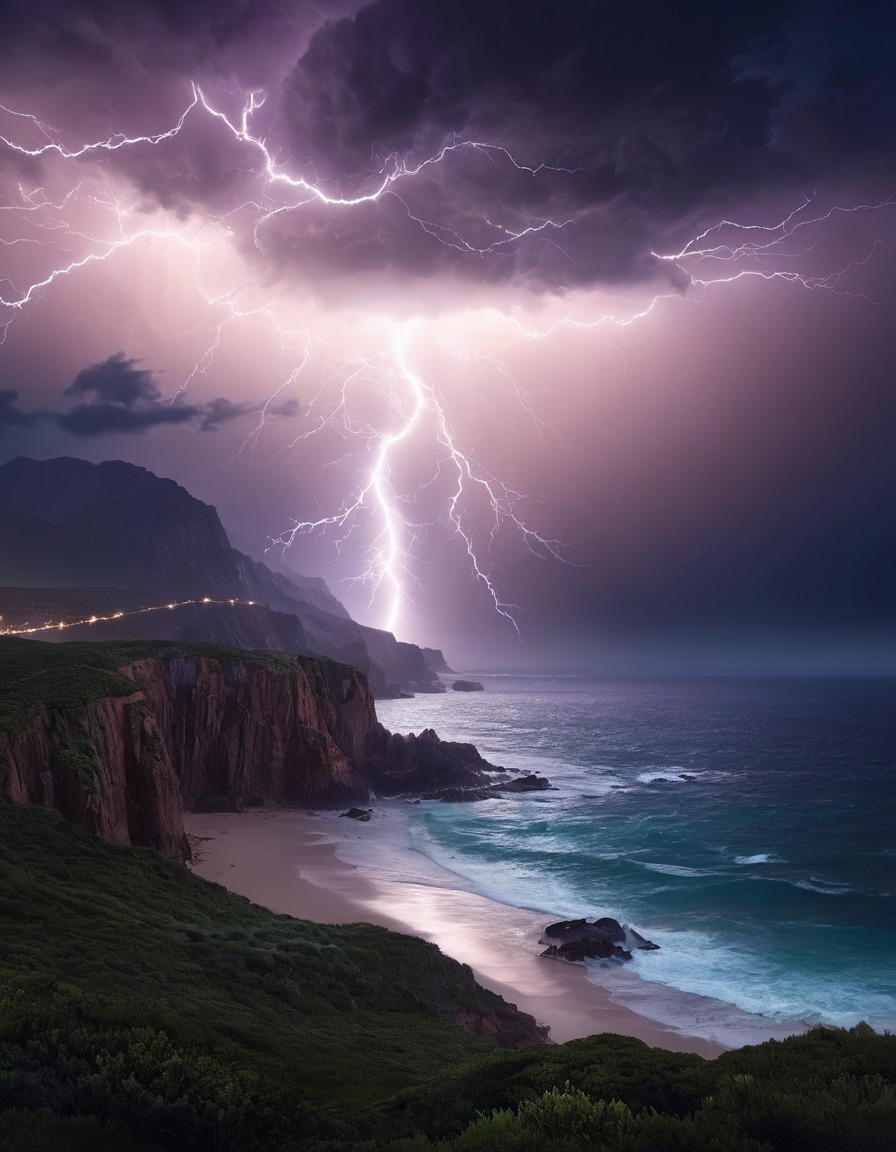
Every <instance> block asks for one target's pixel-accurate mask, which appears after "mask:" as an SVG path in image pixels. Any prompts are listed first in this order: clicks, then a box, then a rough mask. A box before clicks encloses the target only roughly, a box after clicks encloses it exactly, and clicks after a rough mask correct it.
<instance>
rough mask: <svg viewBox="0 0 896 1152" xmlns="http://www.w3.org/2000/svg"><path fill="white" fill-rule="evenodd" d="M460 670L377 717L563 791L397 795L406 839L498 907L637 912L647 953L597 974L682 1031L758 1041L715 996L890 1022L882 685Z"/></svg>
mask: <svg viewBox="0 0 896 1152" xmlns="http://www.w3.org/2000/svg"><path fill="white" fill-rule="evenodd" d="M470 675H475V678H476V679H478V680H480V681H481V682H482V683H483V684H484V685H485V688H486V690H485V691H484V692H477V693H469V694H462V693H457V692H451V691H449V692H448V693H447V694H446V695H445V696H418V697H416V698H415V699H412V700H394V701H383V702H381V703H379V704H378V705H377V709H378V713H379V715H380V718H381V720H382V721H383V723H384V724H385V725H386V727H387V728H389V729H391V730H393V731H399V732H407V731H417V732H418V731H420V729H421V728H424V727H433V728H435V729H436V731H437V732H438V734H439V735H440V736H441V737H442V738H443V739H451V740H461V741H471V742H473V743H475V744H476V745H477V746H478V748H479V750H480V751H481V752H482V754H483V755H484V756H485V757H486V758H487V759H488V760H490V761H492V762H493V763H496V764H502V765H504V766H505V767H508V768H515V769H521V770H527V771H533V772H537V773H539V774H542V775H546V776H548V777H549V779H550V780H551V782H552V784H553V785H554V786H555V790H554V791H550V792H542V793H535V794H531V795H527V796H522V797H512V798H509V799H507V800H495V801H483V802H480V803H471V804H442V803H437V802H424V803H421V804H420V805H419V806H413V807H408V808H407V814H408V815H407V817H406V818H407V820H408V836H409V841H410V845H411V846H412V847H414V848H416V849H417V850H419V851H421V852H423V853H424V854H425V855H426V856H428V857H430V858H431V859H432V860H434V861H436V862H437V863H438V864H440V865H442V866H443V867H445V868H447V869H449V870H450V871H452V872H454V873H456V874H458V875H459V876H461V877H463V878H464V882H465V884H466V885H467V886H470V887H473V888H475V889H476V890H478V891H480V892H481V893H483V894H484V895H487V896H490V897H492V898H493V899H496V900H499V901H501V902H503V903H505V904H511V905H514V906H517V907H520V908H527V909H534V910H537V911H538V912H540V913H544V914H545V916H546V918H550V917H553V918H556V919H561V918H572V917H579V916H587V917H589V918H591V917H596V916H604V915H610V916H615V917H617V918H618V919H619V920H621V921H622V922H623V923H631V924H632V925H633V926H634V927H636V928H638V929H639V930H640V931H641V932H642V933H644V934H645V935H647V936H649V937H650V938H651V939H653V940H654V941H656V942H657V943H658V944H660V946H661V948H660V950H659V951H657V952H642V953H636V954H635V959H634V961H633V962H632V964H631V965H626V966H624V967H620V966H614V967H612V968H604V969H603V970H601V971H600V972H599V974H598V973H597V972H594V973H593V974H594V975H595V976H596V977H597V979H598V980H599V982H600V983H602V984H604V985H606V986H608V987H610V988H611V990H612V992H613V995H614V998H615V999H617V1000H619V1001H620V1002H622V1003H627V1004H629V1005H630V1006H631V1007H633V1008H635V1009H636V1010H638V1011H641V1012H642V1013H644V1014H645V1015H650V1016H652V1017H654V1018H655V1019H659V1020H662V1021H664V1022H665V1023H667V1024H669V1025H671V1026H674V1027H678V1028H680V1029H681V1030H682V1031H685V1032H691V1033H693V1034H711V1035H713V1036H714V1037H715V1038H717V1039H719V1040H721V1042H722V1043H729V1044H732V1045H734V1044H738V1043H747V1042H751V1041H752V1040H758V1039H761V1038H762V1037H761V1036H760V1035H759V1034H758V1032H757V1033H756V1034H755V1035H751V1032H750V1027H749V1024H748V1023H745V1020H744V1018H743V1017H741V1016H740V1014H739V1013H736V1012H732V1011H731V1009H730V1008H724V1007H722V1005H728V1006H736V1007H737V1008H739V1009H742V1010H744V1011H746V1012H750V1013H760V1014H762V1015H763V1016H765V1017H770V1018H772V1019H773V1020H775V1021H781V1022H784V1021H799V1020H804V1021H807V1022H810V1023H814V1022H823V1023H828V1024H837V1025H842V1026H851V1025H853V1024H855V1023H857V1022H858V1021H859V1020H866V1021H868V1023H870V1024H871V1025H872V1026H873V1027H875V1028H877V1029H878V1030H884V1029H888V1030H896V836H894V829H896V789H894V787H893V785H894V775H896V774H894V761H896V681H894V680H892V679H776V680H773V679H749V680H746V679H742V680H738V679H715V680H701V679H663V680H634V679H632V680H626V679H621V680H620V679H615V680H606V679H591V678H583V677H580V676H569V677H558V676H550V677H547V676H544V677H542V676H536V675H530V676H520V675H503V674H482V673H476V674H470ZM546 922H547V920H546ZM590 963H591V964H596V963H597V962H590ZM645 981H647V982H649V983H645ZM689 994H696V996H701V997H708V998H711V1000H709V1001H700V1000H697V999H696V998H695V996H694V995H689ZM713 1001H715V1002H716V1003H713ZM719 1002H720V1003H719ZM695 1017H699V1018H695ZM767 1034H768V1033H766V1035H767Z"/></svg>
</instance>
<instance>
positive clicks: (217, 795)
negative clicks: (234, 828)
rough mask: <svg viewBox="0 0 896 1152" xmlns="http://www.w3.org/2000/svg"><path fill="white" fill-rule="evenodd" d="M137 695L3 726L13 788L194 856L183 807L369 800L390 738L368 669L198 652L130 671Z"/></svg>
mask: <svg viewBox="0 0 896 1152" xmlns="http://www.w3.org/2000/svg"><path fill="white" fill-rule="evenodd" d="M120 671H121V673H122V674H123V675H124V676H125V677H126V678H127V679H128V680H130V681H131V682H132V683H133V685H134V692H133V694H132V695H129V696H117V697H105V696H104V697H101V698H99V699H97V700H94V701H92V702H90V703H88V704H86V705H85V706H83V707H79V708H72V709H64V708H62V709H60V708H46V709H43V710H37V711H33V712H32V715H31V717H30V720H29V723H28V725H27V727H26V728H25V729H24V731H17V732H15V731H9V730H0V771H2V775H3V777H4V778H5V788H4V790H5V791H6V792H7V794H8V795H9V796H10V797H11V798H12V799H13V800H16V801H26V802H30V803H34V804H42V805H45V806H47V807H53V808H57V809H59V810H60V811H61V812H62V813H63V814H64V815H65V816H67V817H68V818H69V819H71V820H73V821H75V822H76V823H79V824H83V825H84V826H85V827H87V828H88V829H90V830H91V831H93V832H95V833H96V834H97V835H99V836H102V837H103V838H104V839H106V840H109V841H111V842H112V843H113V844H127V843H131V844H139V845H144V846H146V847H150V848H155V849H157V850H158V851H160V852H163V853H165V854H166V855H168V856H175V857H179V858H185V857H186V855H187V854H188V849H187V846H186V840H185V838H184V832H183V809H184V807H187V808H193V807H195V806H200V807H202V806H206V807H208V806H220V805H224V806H232V807H236V806H239V805H241V804H257V803H264V802H266V803H273V802H278V801H287V802H289V801H292V802H296V803H322V802H327V801H341V800H344V799H353V798H366V797H367V796H368V786H367V783H366V782H365V780H364V778H363V776H362V775H361V772H362V769H363V767H364V765H365V763H366V760H367V758H368V750H369V748H370V747H372V746H373V745H375V744H377V743H381V742H382V738H383V737H382V729H381V728H380V726H379V724H378V723H377V719H376V713H375V710H374V705H373V698H372V697H371V695H370V692H369V690H368V689H367V685H366V683H365V681H364V679H363V677H362V676H361V675H360V673H358V671H357V670H356V669H353V668H347V667H344V666H340V665H335V664H330V665H327V666H326V667H325V666H324V664H323V663H322V662H320V661H318V660H315V659H313V658H311V657H301V656H299V657H293V658H291V659H289V658H285V657H279V658H276V659H272V660H271V661H265V660H261V659H258V658H254V659H252V658H246V659H239V658H232V659H216V658H213V657H211V656H207V655H195V654H191V653H189V652H188V651H185V653H184V654H175V655H173V656H170V657H164V658H160V657H148V658H144V659H137V660H134V661H133V662H131V663H129V664H126V665H124V666H123V667H122V668H121V669H120Z"/></svg>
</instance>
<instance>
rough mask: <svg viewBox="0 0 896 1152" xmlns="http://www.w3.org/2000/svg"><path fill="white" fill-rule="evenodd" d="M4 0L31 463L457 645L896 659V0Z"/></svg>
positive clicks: (11, 347)
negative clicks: (199, 512)
mask: <svg viewBox="0 0 896 1152" xmlns="http://www.w3.org/2000/svg"><path fill="white" fill-rule="evenodd" d="M0 12H2V28H3V37H2V41H0V105H3V110H0V136H2V140H0V261H2V265H0V323H2V324H3V325H4V329H3V330H4V332H5V340H4V342H3V344H2V346H0V462H2V461H4V460H7V459H10V458H12V457H15V456H18V455H28V456H35V457H38V458H45V457H51V456H58V455H70V456H80V457H84V458H86V459H88V460H93V461H100V460H105V459H124V460H129V461H132V462H134V463H136V464H139V465H142V466H145V467H147V468H150V469H151V470H152V471H154V472H156V473H158V474H160V475H164V476H170V477H172V478H174V479H175V480H177V481H178V482H179V483H181V484H183V485H184V486H185V487H186V488H187V489H188V490H189V491H191V492H192V493H193V494H194V495H196V496H198V497H199V498H200V499H203V500H206V501H208V502H210V503H213V504H215V505H216V506H217V507H218V509H219V511H220V514H221V518H222V520H223V522H224V524H225V526H226V527H228V528H229V529H232V530H234V531H235V532H237V533H239V534H241V535H243V536H245V537H248V538H250V539H252V540H254V541H257V542H258V543H260V544H264V543H265V542H266V541H268V540H269V539H271V538H276V537H282V538H286V537H287V536H288V535H289V534H290V530H291V529H292V528H293V527H294V526H295V525H296V524H297V523H298V524H299V525H302V524H306V523H309V522H314V521H319V520H325V521H327V523H325V524H321V525H320V526H319V527H318V528H316V529H306V528H300V530H299V531H297V532H296V533H295V534H294V536H292V544H291V547H290V549H289V551H288V552H287V553H286V557H285V558H286V560H287V562H288V563H290V564H292V565H293V566H294V567H295V568H297V569H298V570H300V571H302V572H306V573H309V574H320V575H323V576H324V577H325V578H326V579H327V580H328V582H329V583H330V584H331V587H332V588H333V590H334V591H335V593H336V594H337V595H338V596H339V597H340V598H341V599H342V600H343V601H344V602H345V603H346V605H347V606H348V607H349V609H350V610H351V611H352V612H353V614H354V615H356V617H357V618H359V619H361V620H362V621H364V622H365V623H370V624H374V625H377V626H391V627H392V628H393V630H394V631H395V632H396V634H397V635H398V636H399V638H400V639H407V640H413V641H416V642H417V643H421V644H431V645H435V646H438V647H442V648H443V649H445V651H446V654H447V655H448V657H449V659H450V660H453V661H454V663H455V664H456V665H457V666H467V667H473V666H479V667H484V666H492V667H496V666H508V667H510V666H525V667H536V666H551V667H569V668H593V669H595V670H598V671H611V672H619V671H622V672H654V671H661V672H664V671H739V670H747V671H752V670H766V671H767V670H772V671H773V670H781V671H794V670H800V671H832V670H844V671H850V672H853V671H890V672H892V671H896V644H894V641H896V528H894V525H896V453H894V439H896V387H894V385H896V381H894V379H893V376H894V368H896V10H894V8H893V6H892V5H891V4H884V3H881V4H867V3H852V4H849V5H847V4H845V3H830V4H824V3H808V4H799V3H788V2H786V0H785V2H782V0H775V2H774V3H771V2H763V0H759V2H756V3H751V4H749V5H747V4H728V5H725V4H719V3H717V2H714V3H684V4H670V3H659V2H655V3H649V2H648V3H637V2H634V3H629V4H624V5H623V4H618V3H608V2H597V0H595V2H589V0H578V2H576V0H568V2H563V3H561V2H555V3H535V2H532V0H520V2H519V3H517V4H513V5H510V4H507V3H506V2H505V0H500V2H499V0H475V2H473V0H452V2H451V3H447V2H443V0H427V2H422V0H378V2H375V3H370V4H363V3H361V2H359V0H334V2H332V3H329V2H326V0H319V2H318V3H316V4H313V3H301V2H298V0H293V2H285V0H282V2H277V0H260V2H249V0H242V2H236V0H199V2H191V3H190V4H189V5H187V4H182V3H177V2H175V0H166V2H163V0H156V2H146V0H145V2H142V3H140V2H137V3H128V4H126V5H125V4H121V3H120V2H117V0H94V2H92V3H80V4H77V3H61V2H59V3H56V2H44V3H41V4H39V5H35V4H33V3H29V2H26V0H19V2H14V3H0ZM141 138H142V139H141ZM0 546H2V542H0ZM365 573H366V574H367V579H366V580H365V579H363V577H364V575H365ZM393 577H394V578H393ZM513 606H515V607H513ZM517 628H519V632H520V637H519V638H518V636H517Z"/></svg>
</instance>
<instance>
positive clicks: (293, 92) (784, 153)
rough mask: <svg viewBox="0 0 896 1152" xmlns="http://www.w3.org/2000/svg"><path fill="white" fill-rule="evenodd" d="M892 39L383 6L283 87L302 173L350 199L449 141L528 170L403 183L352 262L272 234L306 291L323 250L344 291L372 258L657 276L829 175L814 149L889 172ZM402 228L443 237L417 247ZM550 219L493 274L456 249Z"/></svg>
mask: <svg viewBox="0 0 896 1152" xmlns="http://www.w3.org/2000/svg"><path fill="white" fill-rule="evenodd" d="M819 22H820V23H819ZM856 29H859V31H857V30H856ZM892 33H893V17H892V15H891V14H890V13H887V12H886V11H884V10H883V7H882V6H876V5H867V6H861V5H860V6H859V7H858V8H851V9H850V11H849V14H848V16H844V13H843V12H842V11H841V12H838V10H837V9H836V8H835V7H834V6H828V5H815V4H811V5H804V6H801V5H798V4H796V3H787V2H785V3H779V2H775V3H762V2H759V3H755V4H751V5H733V6H732V5H719V4H717V3H689V4H686V5H671V4H668V3H659V2H647V3H644V2H642V3H634V4H628V5H619V4H611V3H597V2H592V3H588V2H583V3H578V4H575V5H569V4H556V3H528V4H522V5H515V6H513V8H508V6H507V5H506V4H505V3H503V2H498V0H457V2H452V3H450V4H449V3H439V4H435V5H433V4H427V5H420V4H418V3H416V2H414V0H379V2H377V3H374V4H371V5H369V6H367V7H366V8H364V10H362V11H361V12H360V13H359V14H358V15H357V16H356V17H355V18H353V19H343V20H339V21H332V22H330V23H328V24H327V25H326V26H325V27H323V28H322V29H321V30H320V31H318V32H317V33H316V34H315V36H314V37H313V38H312V40H311V43H310V45H309V47H308V50H307V51H306V52H305V54H304V55H303V56H302V58H301V59H300V60H299V61H298V63H297V65H296V67H295V69H294V70H293V72H292V74H291V76H290V77H289V78H288V80H287V81H286V83H285V85H284V92H283V112H284V116H285V118H286V121H287V124H288V126H289V131H290V135H291V139H292V140H293V141H294V142H295V144H296V145H297V146H300V147H302V148H303V149H304V151H305V152H306V153H307V154H308V155H310V156H312V157H313V158H314V164H315V171H316V172H318V173H319V174H321V175H322V176H326V177H329V178H330V179H332V180H334V181H337V180H338V181H339V187H340V188H349V187H352V186H354V187H363V186H364V185H363V177H364V175H365V174H369V173H370V172H371V171H372V170H373V169H374V168H375V164H372V163H371V157H374V158H375V159H377V158H384V157H386V156H388V155H389V154H390V153H392V152H397V153H398V154H399V155H400V156H402V157H405V156H407V157H410V158H412V159H415V160H417V161H419V160H421V159H423V158H425V157H427V156H430V155H432V154H434V153H435V152H437V151H438V149H439V148H440V147H441V146H442V145H443V144H444V143H445V142H446V140H451V139H461V140H463V139H475V140H479V141H486V142H492V143H496V144H500V145H502V146H506V147H507V148H509V149H510V150H511V151H512V152H513V154H514V156H515V157H516V158H517V160H518V161H519V162H520V163H521V164H524V165H526V166H528V167H531V168H537V169H538V170H537V171H536V172H528V171H519V170H518V169H516V168H514V166H513V165H512V164H510V163H509V162H508V161H507V160H506V158H504V157H503V156H502V155H501V154H500V153H494V152H493V153H483V152H481V151H477V150H467V151H464V152H461V153H458V154H456V155H454V156H452V157H451V158H450V159H449V160H448V161H447V162H446V163H444V164H442V165H440V166H439V167H438V168H432V169H429V170H428V171H427V173H426V180H425V181H422V182H421V183H420V184H418V185H415V184H412V183H411V182H406V183H400V184H399V185H396V192H397V193H399V194H400V195H401V196H402V198H403V204H402V206H401V208H399V209H398V210H396V209H395V208H394V206H393V207H390V205H389V204H388V203H387V202H385V201H383V202H381V203H380V204H379V205H377V206H376V208H375V209H372V210H371V215H373V216H375V220H371V222H370V224H371V226H370V227H368V229H367V230H366V236H367V241H368V243H367V245H366V246H365V245H362V244H361V243H359V244H357V245H355V246H353V247H352V248H351V249H347V247H346V233H345V231H344V230H343V229H342V228H338V229H337V228H336V227H331V229H330V230H329V231H326V230H325V231H322V230H321V229H320V228H315V229H313V230H308V231H304V230H303V222H302V220H301V219H299V218H297V217H296V216H291V217H288V218H284V220H283V221H282V231H283V233H285V234H287V235H289V238H290V240H291V246H290V248H289V251H290V252H291V254H292V256H293V257H294V259H295V260H296V261H303V260H307V259H310V260H311V261H312V263H313V266H314V269H315V271H316V272H318V273H320V274H325V273H326V256H325V253H326V249H327V244H329V246H330V251H329V253H328V254H329V255H330V257H331V259H332V264H331V267H332V266H333V265H335V266H336V268H337V269H339V270H340V271H347V270H349V269H350V268H351V267H352V261H353V259H354V258H355V257H356V256H357V259H358V265H357V266H358V268H359V269H364V268H365V267H366V266H368V265H369V264H371V263H372V262H374V261H375V260H376V259H377V257H378V259H379V261H380V263H381V265H382V266H385V265H386V264H387V262H391V263H392V264H393V265H394V266H396V267H398V268H399V269H402V270H408V271H412V272H415V273H417V274H418V275H419V274H424V275H425V274H427V273H429V272H432V271H436V270H439V269H444V268H446V267H451V268H452V269H456V270H459V271H461V272H463V273H466V274H469V275H471V276H473V277H476V278H483V279H487V278H497V279H511V278H513V279H517V280H522V281H525V282H528V283H530V284H533V285H535V286H546V287H555V288H562V287H567V286H574V285H576V284H590V283H594V282H614V281H619V280H628V279H641V278H644V277H647V276H650V275H656V274H657V271H658V268H657V263H656V261H654V260H652V259H651V257H650V250H651V248H656V247H659V246H663V245H664V243H668V242H669V240H670V239H672V238H674V240H675V241H678V242H680V241H681V240H682V239H683V237H684V235H686V234H687V232H688V231H690V230H691V229H693V228H695V227H699V226H703V224H705V222H706V221H707V220H708V219H710V218H712V217H714V216H715V215H717V214H725V212H726V211H727V210H728V209H729V207H730V205H731V204H732V203H737V202H739V201H740V202H743V200H744V198H745V197H747V196H749V195H752V194H756V195H758V194H760V192H767V191H768V190H769V189H775V188H779V189H781V190H782V191H788V192H789V193H790V194H791V195H795V194H796V189H797V188H800V189H804V188H806V187H808V188H810V189H811V187H812V186H813V184H815V183H817V182H819V181H823V180H824V179H825V178H826V177H829V176H831V175H832V174H833V173H835V172H836V173H842V170H843V169H842V165H843V155H844V153H843V151H842V150H839V149H838V148H837V147H836V146H833V145H832V143H831V142H830V141H829V140H827V139H826V134H827V133H828V132H834V131H836V134H837V136H840V135H844V136H848V137H849V147H850V153H851V154H852V155H857V154H859V153H861V154H862V155H863V156H864V157H868V156H873V157H874V159H875V162H876V163H877V165H878V166H879V168H880V169H881V170H883V169H887V170H888V171H890V172H892V157H893V149H892V125H893V123H894V115H893V113H894V110H896V102H894V99H893V93H894V89H893V77H894V74H896V73H894V67H893V59H894V56H893V48H894V45H893V42H892ZM866 61H871V62H872V66H871V67H870V68H869V70H867V71H866V70H864V68H863V65H864V64H865V62H866ZM807 125H811V132H810V131H808V130H807V128H806V126H807ZM541 164H546V165H550V166H552V167H553V168H554V169H557V168H560V169H568V170H570V171H566V172H563V171H556V170H555V171H549V170H547V169H545V168H540V169H539V168H538V166H539V165H541ZM353 182H354V183H353ZM797 199H798V197H797ZM405 205H406V207H405ZM412 216H418V217H420V218H422V219H424V220H426V221H427V222H436V226H435V227H434V228H431V229H429V233H430V234H427V233H425V232H424V233H423V234H422V235H421V233H420V229H419V226H418V225H417V224H415V222H414V221H413V220H412V219H411V218H410V217H412ZM548 219H550V220H554V221H568V222H569V223H568V224H567V226H566V228H565V229H563V230H562V231H559V232H558V231H555V230H549V231H545V232H543V233H540V234H538V235H536V236H532V237H530V238H529V239H527V240H525V241H523V242H519V243H516V244H512V245H506V244H502V245H501V246H500V248H499V249H498V250H497V251H496V252H495V253H494V254H493V255H490V256H489V258H488V259H487V260H482V259H480V258H478V257H477V256H476V255H474V254H472V253H471V252H470V251H469V250H468V246H469V247H472V248H483V247H487V246H489V245H490V244H492V243H494V242H495V241H496V240H500V239H502V233H501V232H500V231H499V230H498V228H496V227H492V226H490V225H489V224H488V223H486V221H493V222H495V223H498V224H500V225H501V226H502V227H504V228H507V229H509V230H511V231H515V232H518V231H521V230H523V229H524V228H527V227H532V226H537V225H539V224H541V223H543V222H544V221H546V220H548ZM290 230H291V231H290ZM432 233H435V235H433V234H432ZM504 235H506V233H505V234H504ZM374 237H375V238H376V245H374V243H373V238H374ZM457 238H460V240H461V243H456V242H455V241H456V239H457ZM668 267H669V266H667V269H668ZM673 275H674V272H673Z"/></svg>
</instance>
